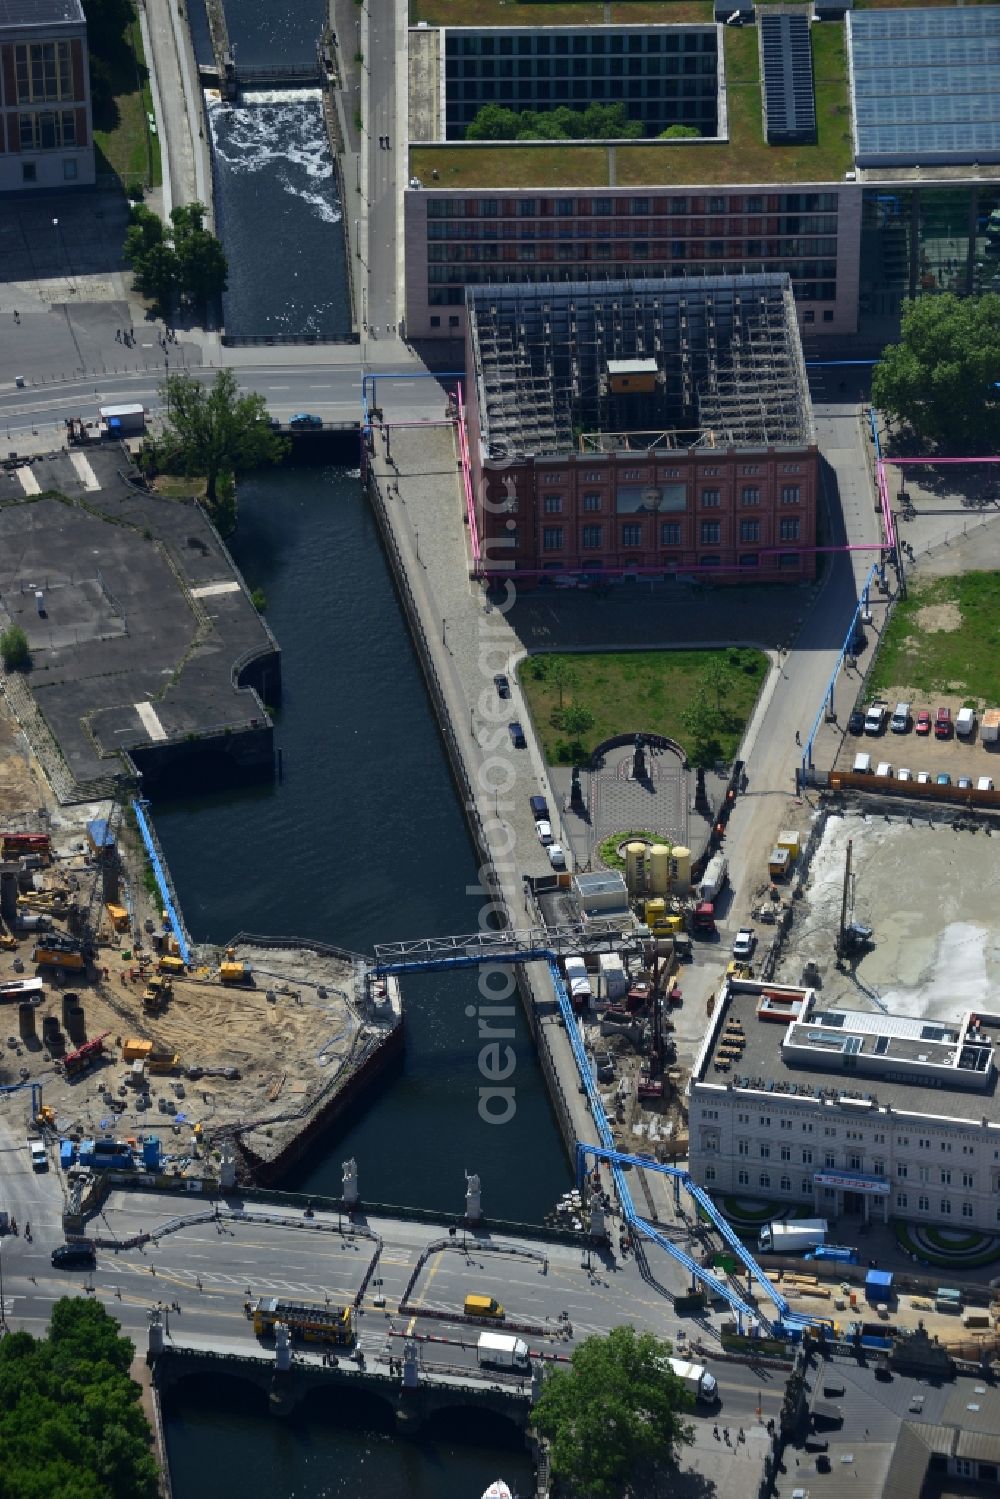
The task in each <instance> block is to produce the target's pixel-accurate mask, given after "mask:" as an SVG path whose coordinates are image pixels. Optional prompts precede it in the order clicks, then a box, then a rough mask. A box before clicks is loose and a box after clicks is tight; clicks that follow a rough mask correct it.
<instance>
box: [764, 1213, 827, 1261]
mask: <svg viewBox="0 0 1000 1499" xmlns="http://www.w3.org/2000/svg"><path fill="white" fill-rule="evenodd" d="M829 1231H830V1225H829V1223H827V1221H826V1219H825V1218H799V1219H798V1220H797V1221H795V1222H792V1223H766V1224H765V1225H764V1227H763V1228H762V1229H761V1231H760V1240H759V1244H758V1248H759V1249H760V1251H761V1253H762V1254H800V1253H801V1251H802V1250H803V1249H817V1248H818V1247H819V1246H820V1244H825V1243H826V1236H827V1234H828V1233H829Z"/></svg>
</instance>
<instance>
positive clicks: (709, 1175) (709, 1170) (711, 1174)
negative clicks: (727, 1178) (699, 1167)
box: [705, 1166, 715, 1182]
mask: <svg viewBox="0 0 1000 1499" xmlns="http://www.w3.org/2000/svg"><path fill="white" fill-rule="evenodd" d="M705 1180H706V1181H707V1182H714V1181H715V1167H714V1166H706V1167H705Z"/></svg>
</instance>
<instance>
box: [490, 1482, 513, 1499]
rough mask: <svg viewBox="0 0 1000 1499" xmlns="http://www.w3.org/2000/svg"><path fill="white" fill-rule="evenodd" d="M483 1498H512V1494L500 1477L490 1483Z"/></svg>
mask: <svg viewBox="0 0 1000 1499" xmlns="http://www.w3.org/2000/svg"><path fill="white" fill-rule="evenodd" d="M483 1499H514V1495H513V1494H512V1493H511V1491H510V1489H509V1488H508V1487H507V1485H506V1484H505V1483H504V1481H503V1479H502V1478H497V1479H495V1480H494V1481H493V1483H491V1484H490V1486H489V1488H488V1489H487V1490H486V1493H485V1494H484V1495H483Z"/></svg>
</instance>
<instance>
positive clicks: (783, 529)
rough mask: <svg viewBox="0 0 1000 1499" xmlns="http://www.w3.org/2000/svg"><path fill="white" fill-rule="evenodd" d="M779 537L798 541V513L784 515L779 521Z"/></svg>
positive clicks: (784, 539)
mask: <svg viewBox="0 0 1000 1499" xmlns="http://www.w3.org/2000/svg"><path fill="white" fill-rule="evenodd" d="M778 534H779V537H780V539H781V540H782V541H798V539H799V518H798V516H797V515H793V516H783V517H782V519H781V521H780V523H779V532H778Z"/></svg>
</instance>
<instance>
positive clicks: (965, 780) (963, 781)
mask: <svg viewBox="0 0 1000 1499" xmlns="http://www.w3.org/2000/svg"><path fill="white" fill-rule="evenodd" d="M955 785H956V786H957V787H958V789H959V791H971V790H972V777H971V776H959V778H958V780H957V781H956V782H955Z"/></svg>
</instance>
